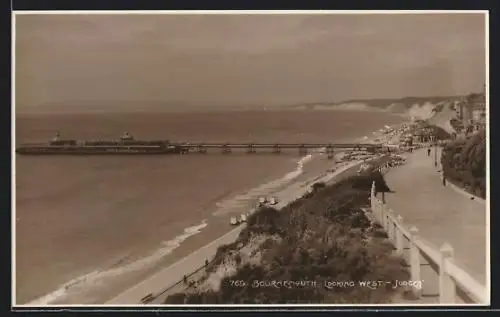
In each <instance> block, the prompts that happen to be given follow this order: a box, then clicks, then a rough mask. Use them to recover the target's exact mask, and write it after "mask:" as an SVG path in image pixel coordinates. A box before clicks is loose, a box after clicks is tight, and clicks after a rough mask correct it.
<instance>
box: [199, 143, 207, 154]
mask: <svg viewBox="0 0 500 317" xmlns="http://www.w3.org/2000/svg"><path fill="white" fill-rule="evenodd" d="M198 153H201V154H206V153H207V149H206V148H205V146H204V145H202V144H200V145H198Z"/></svg>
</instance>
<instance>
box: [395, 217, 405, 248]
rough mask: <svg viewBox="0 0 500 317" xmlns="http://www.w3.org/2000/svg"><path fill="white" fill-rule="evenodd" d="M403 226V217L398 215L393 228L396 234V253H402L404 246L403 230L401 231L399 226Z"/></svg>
mask: <svg viewBox="0 0 500 317" xmlns="http://www.w3.org/2000/svg"><path fill="white" fill-rule="evenodd" d="M402 226H403V217H401V216H399V215H398V218H397V223H394V230H395V231H396V232H395V235H396V237H395V238H396V250H397V251H398V253H401V254H403V252H404V248H405V244H404V243H405V237H404V235H403V231H401V227H402Z"/></svg>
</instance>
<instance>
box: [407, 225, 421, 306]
mask: <svg viewBox="0 0 500 317" xmlns="http://www.w3.org/2000/svg"><path fill="white" fill-rule="evenodd" d="M410 233H411V237H410V274H411V280H412V281H415V282H416V281H420V250H419V249H418V246H417V245H416V241H417V239H418V229H417V228H416V227H411V229H410ZM414 284H418V283H414ZM412 291H413V295H414V296H415V297H416V298H420V297H421V296H422V289H419V288H417V287H416V286H415V285H414V286H413V287H412Z"/></svg>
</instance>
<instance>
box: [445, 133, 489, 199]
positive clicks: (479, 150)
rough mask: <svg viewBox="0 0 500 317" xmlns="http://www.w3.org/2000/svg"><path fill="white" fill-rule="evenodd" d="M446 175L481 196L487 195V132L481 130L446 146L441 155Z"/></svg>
mask: <svg viewBox="0 0 500 317" xmlns="http://www.w3.org/2000/svg"><path fill="white" fill-rule="evenodd" d="M441 164H442V166H443V173H444V176H445V177H446V178H447V179H448V180H450V181H451V182H453V183H456V184H457V185H459V186H461V187H463V188H465V189H466V190H467V191H469V192H470V193H471V194H474V195H478V196H479V197H481V198H485V196H486V133H485V131H481V132H479V133H477V134H475V135H474V136H472V137H470V138H468V139H466V140H458V141H455V142H453V143H450V144H449V145H448V146H446V147H445V148H444V151H443V154H442V156H441Z"/></svg>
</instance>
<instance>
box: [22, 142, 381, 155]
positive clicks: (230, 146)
mask: <svg viewBox="0 0 500 317" xmlns="http://www.w3.org/2000/svg"><path fill="white" fill-rule="evenodd" d="M290 150H292V151H297V152H298V153H299V155H306V154H307V153H308V152H310V151H314V150H316V151H317V150H321V151H322V152H323V153H325V154H326V155H327V157H328V158H329V159H333V158H334V157H335V151H339V150H340V151H342V150H354V151H367V152H370V153H375V152H376V151H384V146H383V145H381V144H371V143H230V142H171V141H167V140H164V141H161V140H160V141H147V140H144V141H141V140H123V139H122V140H119V141H97V142H95V141H90V142H87V141H75V140H58V141H55V142H54V141H53V142H51V143H48V144H24V145H21V147H19V148H18V149H17V150H16V152H17V153H19V154H27V155H103V154H107V155H128V154H136V155H137V154H142V155H148V154H184V155H185V154H189V153H198V154H207V153H209V152H211V153H221V154H230V153H232V152H243V153H247V154H265V153H269V154H280V153H282V152H284V151H290ZM386 151H387V152H390V149H389V148H386Z"/></svg>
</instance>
